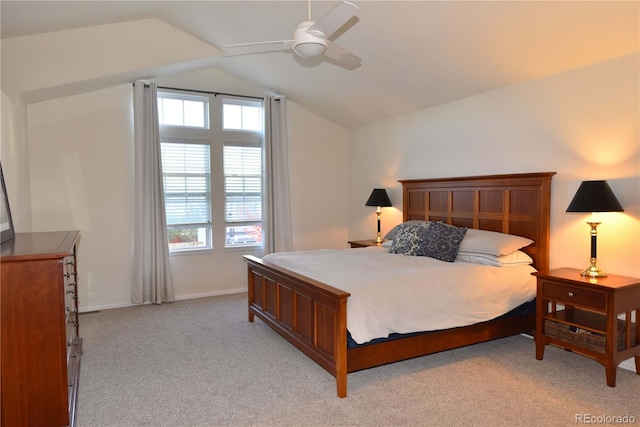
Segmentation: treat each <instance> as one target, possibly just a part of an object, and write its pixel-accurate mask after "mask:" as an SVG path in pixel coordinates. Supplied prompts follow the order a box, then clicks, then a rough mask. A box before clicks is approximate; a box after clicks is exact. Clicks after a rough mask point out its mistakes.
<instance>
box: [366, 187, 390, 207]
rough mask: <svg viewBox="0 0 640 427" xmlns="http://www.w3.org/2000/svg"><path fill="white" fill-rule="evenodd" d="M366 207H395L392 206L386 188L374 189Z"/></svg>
mask: <svg viewBox="0 0 640 427" xmlns="http://www.w3.org/2000/svg"><path fill="white" fill-rule="evenodd" d="M365 206H380V207H389V206H393V205H392V204H391V200H389V196H388V195H387V190H385V189H384V188H374V189H373V191H372V192H371V195H370V196H369V200H367V203H365Z"/></svg>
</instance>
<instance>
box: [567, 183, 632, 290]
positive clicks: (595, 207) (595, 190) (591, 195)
mask: <svg viewBox="0 0 640 427" xmlns="http://www.w3.org/2000/svg"><path fill="white" fill-rule="evenodd" d="M567 212H591V213H592V214H594V213H595V212H624V209H622V206H621V205H620V202H619V201H618V199H616V196H615V194H613V190H611V187H609V184H607V181H604V180H603V181H583V182H582V183H581V184H580V187H579V188H578V191H577V192H576V194H575V196H573V199H572V200H571V203H569V207H568V208H567ZM587 224H589V225H590V226H591V265H590V266H589V268H587V269H586V270H585V271H583V272H582V273H581V274H582V275H583V276H585V277H593V278H597V277H607V275H606V274H605V273H603V272H602V271H601V270H600V269H599V268H598V267H597V266H596V262H597V257H596V251H597V238H598V231H597V227H598V225H600V222H598V221H595V220H594V217H593V216H592V219H591V220H590V221H587Z"/></svg>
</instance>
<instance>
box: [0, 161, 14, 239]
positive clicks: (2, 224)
mask: <svg viewBox="0 0 640 427" xmlns="http://www.w3.org/2000/svg"><path fill="white" fill-rule="evenodd" d="M0 178H1V179H2V199H1V200H0V230H1V231H2V240H1V241H0V243H4V242H6V241H7V240H11V239H13V238H14V237H15V232H14V231H13V221H12V220H11V210H10V209H9V198H8V197H7V187H6V186H5V185H4V174H3V173H2V165H1V164H0Z"/></svg>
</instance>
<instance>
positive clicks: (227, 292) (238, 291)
mask: <svg viewBox="0 0 640 427" xmlns="http://www.w3.org/2000/svg"><path fill="white" fill-rule="evenodd" d="M243 292H247V289H246V288H242V289H228V290H225V291H213V292H204V293H201V294H190V295H180V296H177V297H176V301H182V300H189V299H194V298H206V297H217V296H222V295H233V294H241V293H243ZM144 304H151V303H150V302H146V303H144ZM144 304H143V305H144ZM137 305H140V304H133V303H130V302H129V303H117V304H106V305H93V306H89V307H83V308H81V309H80V310H79V311H80V314H84V313H90V312H96V311H100V310H110V309H112V308H125V307H134V306H137Z"/></svg>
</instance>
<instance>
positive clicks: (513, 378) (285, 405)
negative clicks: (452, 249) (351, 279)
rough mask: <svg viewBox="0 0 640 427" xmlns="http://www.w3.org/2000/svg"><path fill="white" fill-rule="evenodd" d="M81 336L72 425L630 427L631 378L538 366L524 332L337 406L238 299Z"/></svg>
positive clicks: (639, 413)
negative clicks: (585, 423)
mask: <svg viewBox="0 0 640 427" xmlns="http://www.w3.org/2000/svg"><path fill="white" fill-rule="evenodd" d="M80 334H81V336H82V337H83V339H84V355H83V358H82V366H81V373H80V386H79V398H78V412H77V425H78V426H79V427H88V426H218V425H222V426H224V425H228V426H441V425H442V426H445V425H446V426H467V425H468V426H570V425H575V424H576V417H582V418H583V419H586V416H585V415H589V416H592V417H593V416H597V417H604V416H607V417H614V416H625V415H626V416H630V417H635V422H636V423H639V424H640V377H639V376H637V375H635V373H633V372H631V371H628V370H624V369H618V378H617V386H616V387H615V388H611V387H607V385H606V382H605V372H604V367H603V366H602V365H600V364H598V363H597V362H595V361H593V360H591V359H588V358H585V357H582V356H578V355H575V354H572V353H570V352H566V351H564V350H561V349H557V348H554V347H549V346H548V347H547V349H546V352H545V358H544V360H543V361H538V360H536V359H535V346H534V342H533V340H531V339H530V338H527V337H524V336H515V337H510V338H505V339H502V340H497V341H493V342H490V343H484V344H478V345H474V346H469V347H465V348H462V349H457V350H452V351H448V352H443V353H438V354H434V355H430V356H425V357H421V358H417V359H413V360H408V361H404V362H399V363H395V364H391V365H387V366H382V367H378V368H373V369H368V370H365V371H361V372H355V373H352V374H349V377H348V396H347V398H346V399H340V398H338V397H337V396H336V389H335V379H334V378H333V377H332V376H331V375H330V374H328V373H327V372H326V371H324V370H323V369H322V368H320V367H319V366H318V365H316V364H315V363H314V362H312V361H311V360H310V359H308V358H307V357H306V356H305V355H304V354H303V353H301V352H300V351H298V350H297V349H295V348H294V347H293V346H292V345H291V344H289V343H288V342H287V341H285V340H284V339H283V338H281V337H280V336H279V335H277V334H276V333H275V332H273V331H272V330H271V329H269V328H268V327H267V326H266V325H265V324H263V323H262V322H261V321H260V320H258V319H256V321H255V322H254V323H249V322H248V321H247V309H246V295H245V294H237V295H228V296H221V297H211V298H201V299H194V300H187V301H178V302H176V303H172V304H165V305H161V306H152V305H146V306H141V307H130V308H121V309H112V310H105V311H102V312H98V313H87V314H83V315H81V316H80ZM591 420H592V422H593V421H597V420H598V419H593V418H592V419H591ZM608 420H609V421H615V419H613V418H609V419H608ZM578 421H579V420H578ZM578 424H580V423H578Z"/></svg>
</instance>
